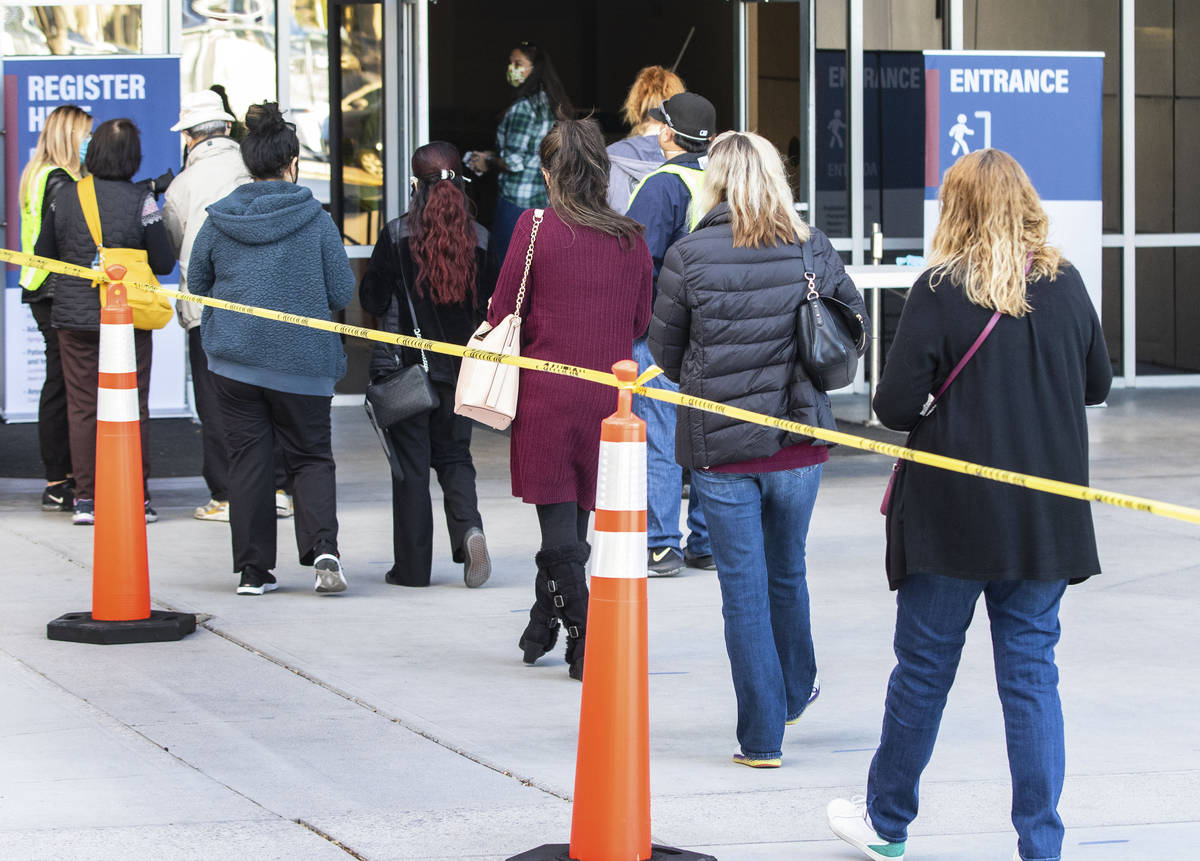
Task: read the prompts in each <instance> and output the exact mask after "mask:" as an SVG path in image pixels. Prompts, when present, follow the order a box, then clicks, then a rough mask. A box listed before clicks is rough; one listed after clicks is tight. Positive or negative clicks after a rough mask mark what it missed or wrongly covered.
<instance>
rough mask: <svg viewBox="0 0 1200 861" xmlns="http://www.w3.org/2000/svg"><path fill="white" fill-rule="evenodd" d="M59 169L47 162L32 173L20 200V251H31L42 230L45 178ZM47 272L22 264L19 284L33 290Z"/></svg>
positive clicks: (44, 277)
mask: <svg viewBox="0 0 1200 861" xmlns="http://www.w3.org/2000/svg"><path fill="white" fill-rule="evenodd" d="M59 169H60V168H59V167H58V166H57V165H53V164H48V165H46V166H45V167H43V168H42V169H41V170H39V171H38V172H37V173H36V174H34V176H33V182H32V183H31V184H30V188H29V198H28V200H23V201H21V251H22V253H24V254H32V253H33V246H34V245H35V244H36V243H37V238H38V236H39V235H40V234H41V232H42V201H43V199H44V198H45V197H46V180H48V179H49V178H50V174H51V173H53V172H54V171H55V170H59ZM61 170H66V168H61ZM70 173H71V172H70V171H69V170H68V171H67V174H68V175H70ZM71 179H76V177H74V176H72V177H71ZM49 274H50V273H49V272H46V271H45V270H42V269H30V268H29V267H28V266H22V267H21V276H20V284H21V286H22V287H24V288H25V289H26V290H28V291H30V292H33V291H34V290H37V289H38V288H39V287H41V286H42V283H43V282H44V281H45V280H46V276H47V275H49Z"/></svg>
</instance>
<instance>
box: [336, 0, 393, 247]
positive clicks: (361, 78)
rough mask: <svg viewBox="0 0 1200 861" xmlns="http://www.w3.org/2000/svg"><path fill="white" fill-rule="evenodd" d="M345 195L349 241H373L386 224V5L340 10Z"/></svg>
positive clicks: (342, 205)
mask: <svg viewBox="0 0 1200 861" xmlns="http://www.w3.org/2000/svg"><path fill="white" fill-rule="evenodd" d="M338 22H339V29H340V32H339V34H338V35H339V40H338V42H339V44H340V51H338V55H339V56H338V57H337V58H335V62H337V63H338V68H339V69H340V81H339V84H340V89H341V93H340V97H341V103H340V105H339V106H338V116H339V118H340V120H341V136H340V137H341V139H340V140H339V141H336V142H334V143H333V144H332V145H334V146H337V147H338V152H339V154H340V157H341V186H342V188H341V200H340V208H335V209H334V213H335V220H337V219H338V217H339V216H340V221H341V225H342V236H343V237H344V238H345V241H346V243H347V244H348V245H373V244H374V242H375V238H376V237H377V236H378V235H379V229H380V228H381V227H382V226H383V221H382V218H383V210H384V205H383V110H384V102H383V5H382V4H381V3H356V4H354V5H347V6H344V7H342V8H341V9H340V10H339V12H338Z"/></svg>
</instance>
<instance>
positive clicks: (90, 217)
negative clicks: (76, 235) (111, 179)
mask: <svg viewBox="0 0 1200 861" xmlns="http://www.w3.org/2000/svg"><path fill="white" fill-rule="evenodd" d="M75 188H76V189H78V191H79V206H80V207H81V208H82V209H83V218H84V221H86V222H87V226H88V232H89V233H90V234H92V242H94V243H96V247H97V248H100V247H102V246H103V245H104V234H102V233H101V232H100V207H99V206H98V205H97V203H96V181H95V178H94V177H90V176H86V177H84V178H83V179H81V180H79V182H77V183H75Z"/></svg>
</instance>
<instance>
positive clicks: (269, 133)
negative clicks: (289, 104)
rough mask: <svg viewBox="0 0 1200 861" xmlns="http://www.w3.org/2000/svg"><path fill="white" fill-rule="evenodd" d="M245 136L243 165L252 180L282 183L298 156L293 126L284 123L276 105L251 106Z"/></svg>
mask: <svg viewBox="0 0 1200 861" xmlns="http://www.w3.org/2000/svg"><path fill="white" fill-rule="evenodd" d="M246 129H247V134H246V137H245V139H243V140H242V161H243V162H245V163H246V170H248V171H250V175H251V176H252V177H254V178H255V179H260V180H261V179H281V178H282V177H283V171H284V170H285V169H286V168H287V166H288V165H289V164H291V163H292V159H294V158H299V156H300V139H299V138H298V137H296V126H295V125H293V124H292V123H289V122H286V121H285V120H284V119H283V114H282V113H280V111H279V103H278V102H263V103H262V104H261V105H251V106H250V108H249V110H247V111H246Z"/></svg>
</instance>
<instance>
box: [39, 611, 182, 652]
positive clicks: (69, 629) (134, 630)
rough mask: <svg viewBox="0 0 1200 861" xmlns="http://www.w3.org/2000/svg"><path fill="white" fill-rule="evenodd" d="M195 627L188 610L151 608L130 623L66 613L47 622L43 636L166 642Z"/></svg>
mask: <svg viewBox="0 0 1200 861" xmlns="http://www.w3.org/2000/svg"><path fill="white" fill-rule="evenodd" d="M195 630H196V617H195V616H193V615H192V614H191V613H167V612H165V611H163V610H151V611H150V618H149V619H135V620H133V621H132V622H101V621H99V620H97V619H93V618H92V614H91V613H67V614H66V615H65V616H59V617H58V618H57V619H55V620H54V621H53V622H50V623H49V624H48V625H46V637H47V639H50V640H65V641H66V642H68V643H95V644H97V645H100V646H115V645H117V644H119V643H166V642H169V641H171V640H182V639H183V638H184V637H186V636H187V635H188V634H190V633H192V632H193V631H195Z"/></svg>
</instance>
